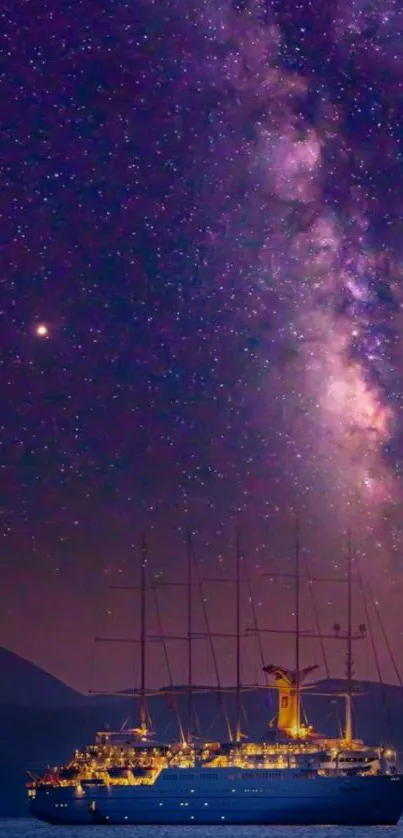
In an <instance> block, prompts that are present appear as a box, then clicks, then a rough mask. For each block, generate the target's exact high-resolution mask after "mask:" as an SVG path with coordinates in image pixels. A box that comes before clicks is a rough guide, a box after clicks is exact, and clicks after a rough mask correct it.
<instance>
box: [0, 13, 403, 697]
mask: <svg viewBox="0 0 403 838" xmlns="http://www.w3.org/2000/svg"><path fill="white" fill-rule="evenodd" d="M2 10H3V11H2V12H1V28H2V32H3V35H4V36H5V37H6V39H7V40H6V43H7V47H6V60H5V61H4V55H3V61H2V87H3V92H2V132H1V138H0V145H1V149H0V167H1V168H0V170H1V189H0V213H1V230H2V235H1V251H0V252H1V274H0V278H1V314H2V321H1V392H2V395H3V398H2V402H1V414H0V422H1V435H0V441H1V457H0V464H1V489H0V491H1V521H2V546H1V554H0V561H1V565H0V573H1V578H0V584H1V589H2V603H3V607H2V609H1V614H0V643H2V644H3V645H4V646H6V647H8V648H10V649H12V650H14V651H16V652H18V653H19V654H22V655H24V656H26V657H28V658H29V659H31V660H33V661H34V662H35V663H37V664H39V665H40V666H43V667H44V668H46V669H47V670H49V671H50V672H52V673H54V674H55V675H57V676H59V677H61V678H62V679H64V680H66V681H67V682H68V683H69V684H71V685H73V686H75V687H77V688H79V689H83V690H85V689H88V687H89V686H92V687H93V688H100V687H104V686H109V687H110V688H115V687H116V686H120V687H121V686H128V685H129V683H130V679H132V677H133V662H132V661H130V658H129V657H128V654H129V653H128V648H127V646H126V647H125V649H124V650H118V648H117V646H116V644H114V647H113V649H111V646H109V647H108V648H105V649H104V651H103V652H102V653H101V652H100V649H99V648H98V647H97V652H96V655H95V658H96V660H95V659H94V650H93V643H92V639H93V636H94V635H96V634H97V635H99V634H100V633H101V631H102V630H103V631H104V632H106V634H108V635H111V634H114V636H122V635H128V634H130V633H131V634H133V632H135V631H136V630H137V629H136V626H137V623H136V619H137V614H138V603H136V602H133V600H132V601H131V602H129V594H111V595H110V596H109V597H108V596H106V589H107V586H108V585H109V584H116V583H117V582H121V583H123V582H127V583H130V582H131V583H132V584H133V583H135V582H136V581H137V579H138V572H139V550H138V547H139V543H140V539H141V535H142V534H145V535H146V536H147V539H148V542H149V568H150V574H151V573H153V574H157V575H158V576H159V578H160V579H179V578H183V575H184V573H185V572H186V548H185V546H184V540H185V533H186V529H187V528H188V527H190V528H191V529H192V530H193V532H194V542H195V551H196V554H197V557H198V564H199V565H200V572H201V573H202V574H203V575H204V576H213V577H214V576H217V575H220V576H223V577H225V576H231V575H233V574H234V565H235V532H236V527H239V528H240V531H241V537H242V545H243V553H244V558H243V564H242V574H243V580H244V583H243V605H242V607H243V623H244V625H245V627H246V625H249V627H250V625H251V619H252V617H251V609H250V603H249V602H248V599H249V597H250V595H249V588H248V587H247V585H246V577H247V576H251V577H252V582H251V587H252V589H253V591H254V593H253V601H254V603H255V605H256V609H257V611H258V614H259V623H260V625H262V626H266V627H269V626H272V625H273V623H277V624H281V625H282V626H284V627H287V626H288V627H289V626H290V625H291V622H292V611H293V602H292V594H291V590H290V583H289V582H285V581H284V580H283V582H282V583H281V582H279V581H272V582H270V580H267V579H265V580H263V578H262V577H261V574H262V573H263V572H269V571H270V570H274V569H275V568H277V569H278V568H280V569H281V568H282V569H284V568H285V567H286V568H291V563H292V561H293V551H294V527H295V518H296V517H298V518H299V522H300V529H301V542H302V545H303V548H304V552H303V556H304V561H305V559H307V560H308V561H309V566H310V567H311V568H312V570H313V571H314V570H318V569H320V570H322V571H323V570H325V572H326V573H328V572H331V573H333V572H335V569H336V571H337V572H339V573H344V572H345V555H346V542H347V531H348V530H349V529H350V530H351V533H352V542H353V547H354V551H355V554H356V556H357V557H359V562H360V568H361V571H362V573H363V575H364V576H365V578H366V579H367V580H369V581H370V582H371V584H372V587H373V589H374V590H375V591H376V595H377V596H378V597H379V602H380V605H381V606H382V610H383V613H384V619H385V623H386V625H387V628H388V631H389V633H390V635H391V639H392V645H393V646H394V648H395V650H397V649H398V647H399V645H400V634H401V632H402V631H403V618H402V615H401V596H402V583H403V578H402V575H403V561H402V542H403V535H402V516H401V509H402V500H403V492H402V473H403V472H402V469H403V435H402V434H403V423H402V405H403V363H402V349H403V122H402V119H403V40H402V37H403V32H402V30H403V12H402V11H401V10H399V3H397V2H396V3H395V2H393V0H381V2H378V0H374V1H373V2H365V0H335V2H333V3H329V4H324V3H321V2H319V0H317V2H312V3H311V2H308V0H307V1H306V2H301V3H299V4H298V3H296V2H295V0H273V1H272V2H269V0H268V1H267V2H266V3H264V2H262V3H259V2H255V3H253V2H251V3H248V2H238V3H234V4H232V5H231V3H230V2H226V0H222V1H221V0H205V1H204V2H194V3H193V2H192V0H172V2H161V3H158V2H152V1H151V0H147V2H139V0H138V2H128V0H113V2H112V0H102V2H100V0H81V2H78V0H74V2H73V0H66V2H64V3H63V4H62V6H61V5H60V3H55V2H54V0H49V2H46V3H44V2H39V0H29V1H28V2H24V3H22V2H21V3H15V2H11V0H4V2H3V4H2ZM315 592H316V595H317V601H318V607H320V613H321V620H322V625H323V628H324V629H325V628H326V629H329V628H330V627H331V625H332V623H333V622H334V621H339V622H341V623H342V625H345V602H344V600H345V586H340V585H339V586H337V585H335V586H332V587H331V589H330V588H329V590H328V589H326V590H324V589H323V588H322V587H317V588H315ZM305 593H307V592H305ZM204 594H205V596H206V599H207V602H208V606H209V609H210V611H209V613H210V616H211V622H212V626H213V627H216V626H221V627H222V626H223V625H225V626H230V625H231V621H232V619H233V611H234V607H233V590H231V587H230V586H229V585H219V584H217V583H211V582H210V583H206V585H205V590H204ZM181 597H182V599H183V592H182V591H181V590H180V589H165V590H164V591H163V590H162V589H161V600H164V604H163V606H161V607H162V609H163V619H164V629H166V630H167V631H170V630H172V628H175V630H176V629H178V630H179V628H180V630H181V631H184V630H185V625H184V620H185V612H184V604H185V603H184V601H183V603H182V605H183V607H182V605H180V598H181ZM199 599H200V597H199ZM358 599H360V598H359V597H358ZM304 601H305V602H306V605H305V611H306V613H305V615H304V625H305V626H306V627H308V628H309V627H312V622H311V620H312V618H311V615H310V611H309V607H308V606H309V597H307V598H306V599H305V600H304ZM195 608H196V612H197V609H198V610H199V612H200V613H196V615H195V621H196V623H197V627H199V630H201V628H200V626H201V621H202V615H201V610H200V603H199V605H195ZM154 611H155V609H154ZM364 618H365V614H364V616H363V604H362V602H361V604H360V603H357V605H356V611H355V616H354V619H355V620H356V621H359V620H362V619H364ZM181 621H182V622H181ZM364 621H365V619H364ZM179 624H180V625H179ZM149 625H150V626H151V629H155V613H154V612H153V610H152V608H151V611H150V614H149ZM232 625H233V623H232ZM105 627H106V628H105ZM375 629H376V623H375ZM248 643H249V645H248ZM274 644H275V645H274ZM244 645H245V654H244V674H243V677H244V680H246V681H247V680H249V681H251V680H255V679H256V678H258V677H260V676H259V667H260V662H259V660H258V659H257V658H256V649H255V647H254V646H253V641H245V644H244ZM264 645H265V658H266V661H267V662H275V663H281V662H283V663H286V664H291V662H292V657H291V650H290V648H289V644H288V641H286V640H285V639H284V638H283V639H281V640H280V639H279V638H277V640H276V641H275V642H274V641H273V639H270V635H266V637H265V639H264ZM308 645H309V644H308ZM333 646H338V644H333ZM130 654H132V651H130ZM158 654H159V653H158V652H157V651H155V650H154V653H153V660H152V662H151V665H150V666H151V673H150V675H149V679H150V683H154V684H156V683H162V682H164V681H166V676H165V674H164V672H163V671H162V668H161V667H162V663H161V661H160V660H159V659H158ZM330 655H331V662H332V671H333V672H334V674H337V675H340V674H342V673H343V666H344V654H343V650H342V649H340V648H337V649H332V651H331V652H330ZM223 656H224V666H223V672H224V676H225V677H226V679H227V680H230V679H231V678H233V676H234V672H233V670H232V669H231V666H233V650H232V651H231V649H230V648H229V646H228V647H226V648H225V649H223ZM315 656H316V657H315ZM172 657H173V659H174V660H175V666H176V670H175V677H176V679H177V680H178V681H181V680H182V681H183V679H184V677H185V669H184V654H183V649H182V651H181V650H180V649H179V648H178V647H177V646H176V647H175V649H173V650H172ZM358 657H360V660H358ZM273 658H274V660H273ZM356 658H357V665H356V672H357V675H359V676H360V677H374V678H375V677H376V672H375V670H374V667H373V664H371V662H370V655H369V641H368V642H366V641H363V644H362V649H361V650H360V653H359V656H358V653H357V655H356ZM102 660H103V662H102ZM305 660H306V662H307V663H308V664H309V663H311V661H312V660H318V662H320V659H319V658H318V650H314V649H313V648H312V643H311V645H310V646H309V648H307V650H306V658H305ZM381 660H382V666H383V673H384V677H385V678H390V679H392V674H391V667H390V664H389V663H388V660H387V656H386V652H385V650H384V651H383V652H381ZM402 664H403V661H402ZM198 667H199V672H198V676H199V677H198V680H199V681H200V680H209V679H210V680H211V677H212V676H211V665H210V664H209V663H208V660H207V655H206V654H205V651H202V650H201V651H200V656H199V659H198ZM159 669H160V671H158V670H159ZM90 673H92V676H91V677H93V679H95V682H96V683H95V686H94V683H92V684H90V681H89V679H90ZM94 673H95V674H94ZM126 673H128V674H127V675H126ZM320 674H321V675H324V674H325V673H324V670H323V667H322V669H321V670H320ZM210 676H211V677H210Z"/></svg>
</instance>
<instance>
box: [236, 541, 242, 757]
mask: <svg viewBox="0 0 403 838" xmlns="http://www.w3.org/2000/svg"><path fill="white" fill-rule="evenodd" d="M235 741H236V742H240V741H241V538H240V533H239V530H237V535H236V730H235Z"/></svg>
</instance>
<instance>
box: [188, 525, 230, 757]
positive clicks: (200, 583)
mask: <svg viewBox="0 0 403 838" xmlns="http://www.w3.org/2000/svg"><path fill="white" fill-rule="evenodd" d="M191 549H192V554H193V563H194V568H195V571H196V579H197V586H198V588H199V594H200V599H201V603H202V611H203V618H204V622H205V625H206V631H207V638H208V641H209V646H210V651H211V657H212V660H213V667H214V674H215V677H216V681H217V688H218V695H219V699H220V703H221V706H222V708H223V712H224V718H225V724H226V727H227V733H228V736H229V741H230V742H232V739H233V737H232V730H231V725H230V720H229V716H228V711H227V706H226V702H225V699H224V696H223V692H222V684H221V678H220V670H219V668H218V660H217V655H216V650H215V646H214V640H213V636H212V633H211V627H210V618H209V614H208V608H207V603H206V600H205V596H204V587H203V581H202V578H201V574H200V568H199V561H198V559H197V556H196V551H195V549H194V544H193V539H191Z"/></svg>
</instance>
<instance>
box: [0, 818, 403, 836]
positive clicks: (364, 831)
mask: <svg viewBox="0 0 403 838" xmlns="http://www.w3.org/2000/svg"><path fill="white" fill-rule="evenodd" d="M151 835H152V838H269V836H270V838H275V837H276V836H278V838H326V836H331V838H336V836H337V838H370V837H371V838H378V836H379V838H381V836H382V838H387V836H390V838H392V836H394V838H403V823H401V824H399V826H372V827H367V826H362V827H353V826H352V827H339V826H317V827H302V826H301V827H288V826H258V827H247V826H231V827H230V826H216V827H206V828H205V827H202V826H182V827H176V826H169V827H148V826H123V827H121V826H115V827H114V826H111V827H109V826H107V827H105V826H98V827H97V826H91V827H89V828H87V827H83V826H82V827H67V826H62V827H55V826H47V825H46V824H41V823H38V822H37V821H34V820H0V838H56V836H57V838H76V837H77V836H80V838H95V836H98V838H129V836H133V838H150V836H151Z"/></svg>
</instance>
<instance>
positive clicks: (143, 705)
mask: <svg viewBox="0 0 403 838" xmlns="http://www.w3.org/2000/svg"><path fill="white" fill-rule="evenodd" d="M146 567H147V544H146V541H145V538H143V539H142V542H141V604H140V623H141V625H140V668H141V675H140V728H141V732H142V734H145V733H146V732H147V701H146Z"/></svg>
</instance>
